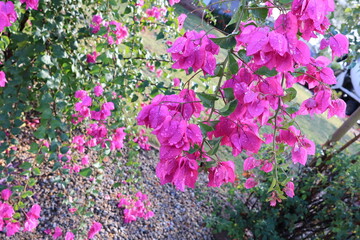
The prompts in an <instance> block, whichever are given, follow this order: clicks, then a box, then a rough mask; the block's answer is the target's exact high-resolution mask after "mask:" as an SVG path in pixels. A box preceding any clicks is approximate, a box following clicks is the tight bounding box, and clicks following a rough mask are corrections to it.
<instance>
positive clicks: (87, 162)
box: [81, 155, 89, 165]
mask: <svg viewBox="0 0 360 240" xmlns="http://www.w3.org/2000/svg"><path fill="white" fill-rule="evenodd" d="M81 164H82V165H88V164H89V156H88V155H85V156H84V157H82V158H81Z"/></svg>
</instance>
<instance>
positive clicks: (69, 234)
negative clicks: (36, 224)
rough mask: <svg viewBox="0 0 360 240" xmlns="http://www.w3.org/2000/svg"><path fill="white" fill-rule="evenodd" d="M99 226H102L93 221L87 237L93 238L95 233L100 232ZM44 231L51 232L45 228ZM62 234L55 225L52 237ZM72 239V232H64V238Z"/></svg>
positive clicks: (66, 239) (56, 237)
mask: <svg viewBox="0 0 360 240" xmlns="http://www.w3.org/2000/svg"><path fill="white" fill-rule="evenodd" d="M101 228H102V224H101V223H98V222H93V224H92V225H91V227H90V229H89V231H88V234H87V237H88V239H93V238H94V237H95V235H96V234H97V233H99V232H100V230H101ZM44 232H45V233H46V234H51V233H52V230H51V229H46V230H45V231H44ZM62 235H63V231H62V229H61V228H60V227H55V229H54V232H53V233H52V238H53V239H58V238H59V237H61V236H62ZM74 239H75V235H74V233H72V232H70V231H68V232H66V234H65V240H74Z"/></svg>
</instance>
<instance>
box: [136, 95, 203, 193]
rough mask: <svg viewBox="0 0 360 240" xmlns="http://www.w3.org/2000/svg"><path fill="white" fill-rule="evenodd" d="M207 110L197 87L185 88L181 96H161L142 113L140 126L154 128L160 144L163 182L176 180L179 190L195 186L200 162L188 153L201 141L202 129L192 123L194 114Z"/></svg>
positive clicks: (139, 119)
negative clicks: (197, 95) (195, 91)
mask: <svg viewBox="0 0 360 240" xmlns="http://www.w3.org/2000/svg"><path fill="white" fill-rule="evenodd" d="M202 110H203V106H202V105H201V103H200V101H199V99H197V98H196V96H195V93H194V91H193V90H188V89H184V90H182V91H181V92H180V94H179V95H166V96H164V95H158V96H156V97H155V98H154V99H153V101H152V103H151V104H150V105H148V106H145V107H144V108H143V109H142V110H141V111H140V113H139V115H138V117H137V121H138V124H139V125H145V126H147V127H151V128H153V129H154V131H153V132H152V133H153V134H155V135H156V136H157V139H158V140H159V142H160V144H161V147H160V163H159V164H158V166H157V169H156V173H157V176H158V177H159V178H160V181H161V183H162V184H165V183H167V182H172V183H174V184H175V186H176V187H177V188H178V189H181V190H184V186H185V185H187V186H189V187H194V184H195V182H196V179H197V169H198V164H197V162H196V160H195V159H196V158H195V157H194V156H190V155H188V154H185V156H182V153H183V151H189V150H190V147H191V146H194V144H201V141H202V135H201V131H200V128H199V127H198V126H197V125H195V124H189V123H188V121H189V119H190V118H191V116H193V115H194V116H197V117H198V116H199V115H200V112H201V111H202Z"/></svg>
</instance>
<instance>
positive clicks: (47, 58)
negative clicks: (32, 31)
mask: <svg viewBox="0 0 360 240" xmlns="http://www.w3.org/2000/svg"><path fill="white" fill-rule="evenodd" d="M40 60H41V62H42V63H44V64H45V65H54V64H53V63H52V61H51V57H50V56H49V55H44V56H42V57H41V58H40Z"/></svg>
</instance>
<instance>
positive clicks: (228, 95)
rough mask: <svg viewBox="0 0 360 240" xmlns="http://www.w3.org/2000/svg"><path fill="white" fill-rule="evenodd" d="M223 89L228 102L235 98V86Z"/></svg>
mask: <svg viewBox="0 0 360 240" xmlns="http://www.w3.org/2000/svg"><path fill="white" fill-rule="evenodd" d="M222 90H223V91H224V94H225V98H226V100H227V101H228V102H229V101H232V100H234V99H235V96H234V89H233V88H223V89H222Z"/></svg>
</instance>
